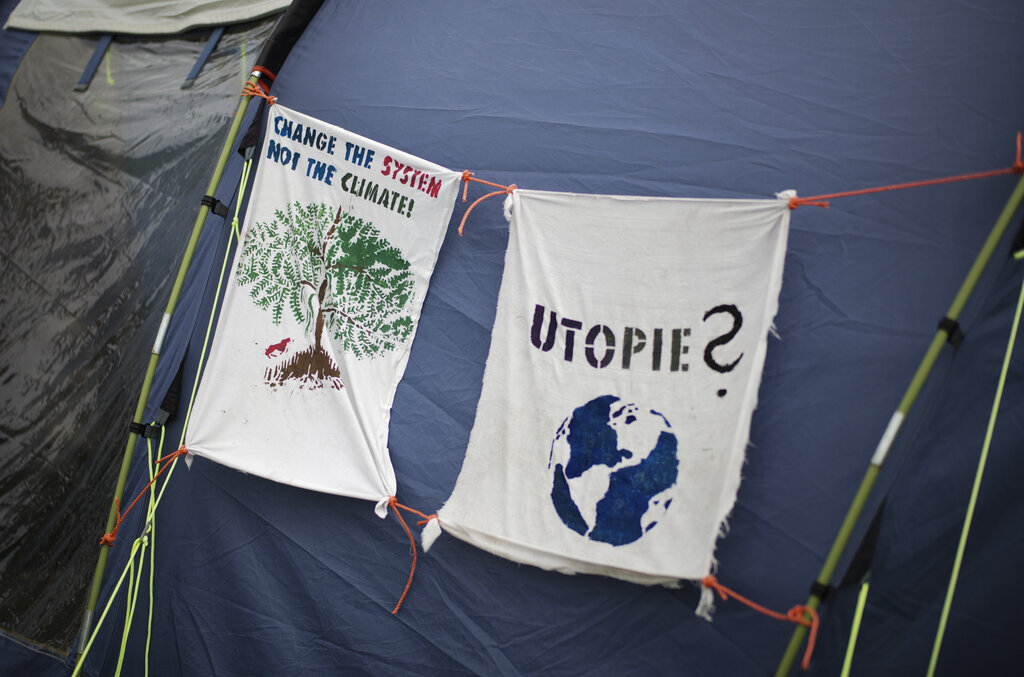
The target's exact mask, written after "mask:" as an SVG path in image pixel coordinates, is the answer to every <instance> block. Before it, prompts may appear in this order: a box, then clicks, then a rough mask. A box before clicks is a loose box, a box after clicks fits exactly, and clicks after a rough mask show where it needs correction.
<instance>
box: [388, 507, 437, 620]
mask: <svg viewBox="0 0 1024 677" xmlns="http://www.w3.org/2000/svg"><path fill="white" fill-rule="evenodd" d="M388 507H390V508H393V509H394V511H395V517H397V518H398V521H399V523H400V524H401V525H402V528H403V529H405V535H406V536H408V537H409V545H410V546H411V547H412V565H411V566H410V567H409V580H407V581H406V582H405V589H404V590H402V595H401V597H399V598H398V603H397V604H395V608H394V609H392V610H391V615H395V614H397V613H398V610H399V609H401V608H402V602H404V601H405V596H406V595H407V594H409V588H410V587H412V577H413V574H415V573H416V559H417V556H416V541H415V539H413V537H412V531H410V530H409V525H408V524H406V523H405V519H404V518H403V517H402V510H405V511H406V512H410V513H412V514H414V515H418V516H419V517H422V518H423V520H424V521H423V522H417V524H425V523H426V521H427V520H429V519H430V517H431V516H430V515H427V514H425V513H422V512H420V511H419V510H416V509H415V508H410V507H409V506H407V505H402V504H401V503H399V502H398V499H397V498H396V497H394V496H389V497H388ZM435 516H436V515H435Z"/></svg>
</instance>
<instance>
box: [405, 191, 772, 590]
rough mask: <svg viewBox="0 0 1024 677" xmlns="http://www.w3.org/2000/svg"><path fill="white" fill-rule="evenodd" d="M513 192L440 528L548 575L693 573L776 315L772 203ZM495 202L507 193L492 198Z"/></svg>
mask: <svg viewBox="0 0 1024 677" xmlns="http://www.w3.org/2000/svg"><path fill="white" fill-rule="evenodd" d="M790 195H791V193H783V194H780V195H779V197H778V198H777V199H774V200H692V199H673V198H641V197H613V196H601V195H575V194H570V193H549V192H539V191H528V190H516V191H515V192H514V193H513V194H512V196H511V197H510V198H509V201H508V202H510V205H511V215H510V223H511V227H510V235H509V246H508V251H507V253H506V258H505V272H504V277H503V279H502V283H501V290H500V293H499V296H498V309H497V317H496V319H495V322H494V330H493V333H492V338H491V347H490V354H489V355H488V358H487V366H486V369H485V372H484V380H483V390H482V393H481V396H480V402H479V405H478V407H477V412H476V421H475V423H474V426H473V430H472V432H471V434H470V439H469V448H468V450H467V452H466V458H465V460H464V462H463V466H462V471H461V473H460V475H459V478H458V480H457V482H456V485H455V490H454V491H453V493H452V495H451V497H450V498H449V499H448V501H447V502H446V503H445V504H444V506H443V507H442V508H441V510H439V511H438V518H437V519H435V520H431V521H430V522H429V523H428V525H427V527H426V528H425V530H424V533H423V544H424V547H425V548H429V547H430V544H431V543H432V542H433V540H434V539H435V538H436V537H437V535H438V534H439V533H440V530H444V531H446V532H448V533H450V534H452V535H454V536H456V537H458V538H460V539H462V540H464V541H467V542H469V543H471V544H473V545H475V546H478V547H480V548H483V549H484V550H487V551H489V552H492V553H494V554H497V555H500V556H502V557H506V558H508V559H511V560H514V561H517V562H522V563H525V564H532V565H535V566H538V567H542V568H545V569H552V570H556V571H561V572H563V573H591V574H603V575H607V576H613V577H616V578H621V579H625V580H628V581H634V582H638V583H645V584H666V585H675V584H677V583H678V580H679V579H700V578H702V577H704V576H705V575H707V574H708V573H710V571H711V567H712V564H713V561H714V549H715V542H716V540H717V538H718V536H719V534H720V531H721V530H722V527H723V523H724V521H725V519H726V517H727V516H728V514H729V512H730V511H731V509H732V506H733V503H734V502H735V498H736V491H737V489H738V487H739V482H740V469H741V467H742V465H743V459H744V449H745V447H746V445H747V441H748V437H749V432H750V419H751V414H752V412H753V410H754V408H755V406H756V403H757V389H758V384H759V382H760V378H761V370H762V367H763V365H764V359H765V350H766V344H767V334H768V331H769V329H770V327H771V323H772V319H773V317H774V316H775V313H776V310H777V308H778V297H779V289H780V286H781V283H782V266H783V258H784V256H785V251H786V238H787V232H788V226H789V208H788V197H789V196H790ZM506 206H507V207H508V204H507V205H506Z"/></svg>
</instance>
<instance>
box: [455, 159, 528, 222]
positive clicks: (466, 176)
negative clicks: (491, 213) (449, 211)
mask: <svg viewBox="0 0 1024 677" xmlns="http://www.w3.org/2000/svg"><path fill="white" fill-rule="evenodd" d="M470 181H473V182H474V183H482V184H484V185H485V186H491V187H492V188H499V189H500V190H496V191H494V192H493V193H487V194H486V195H482V196H480V197H478V198H477V199H476V201H475V202H473V204H471V205H469V209H467V210H466V213H465V214H463V215H462V221H461V222H460V223H459V237H462V229H463V228H465V227H466V219H467V218H468V217H469V213H470V212H471V211H473V209H474V208H475V207H476V206H477V205H478V204H480V203H481V202H483V201H484V200H486V199H487V198H489V197H494V196H495V195H511V194H512V191H514V190H515V189H516V188H517V186H516V184H514V183H513V184H512V185H511V186H503V185H502V184H500V183H494V182H493V181H484V180H483V179H478V178H476V177H475V176H473V172H471V171H469V170H468V169H467V170H465V171H463V172H462V201H463V202H465V201H466V193H467V192H468V190H469V182H470Z"/></svg>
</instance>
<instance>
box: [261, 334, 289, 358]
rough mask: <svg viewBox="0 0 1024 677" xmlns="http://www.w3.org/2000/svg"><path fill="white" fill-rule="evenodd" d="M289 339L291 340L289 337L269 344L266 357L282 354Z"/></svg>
mask: <svg viewBox="0 0 1024 677" xmlns="http://www.w3.org/2000/svg"><path fill="white" fill-rule="evenodd" d="M289 341H291V339H290V338H286V339H285V340H283V341H281V342H280V343H275V344H274V345H272V346H270V347H269V348H267V350H266V356H267V357H277V356H278V355H282V354H284V351H285V349H286V348H287V347H288V342H289Z"/></svg>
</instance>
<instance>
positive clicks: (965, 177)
mask: <svg viewBox="0 0 1024 677" xmlns="http://www.w3.org/2000/svg"><path fill="white" fill-rule="evenodd" d="M1006 174H1018V175H1020V174H1024V160H1021V133H1020V132H1017V157H1016V160H1015V161H1014V163H1013V165H1011V166H1010V167H1007V168H1005V169H992V170H989V171H987V172H973V173H970V174H958V175H956V176H946V177H943V178H940V179H925V180H924V181H910V182H908V183H894V184H892V185H888V186H877V187H875V188H862V189H861V190H848V191H844V192H841V193H827V194H824V195H812V196H810V197H799V196H793V197H791V198H790V199H789V208H790V209H796V208H797V207H800V206H802V205H807V206H811V207H822V208H823V209H828V207H829V200H831V199H833V198H837V197H852V196H855V195H868V194H871V193H882V192H885V191H890V190H902V189H904V188H922V187H924V186H936V185H939V184H943V183H954V182H956V181H970V180H973V179H988V178H991V177H993V176H1005V175H1006Z"/></svg>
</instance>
